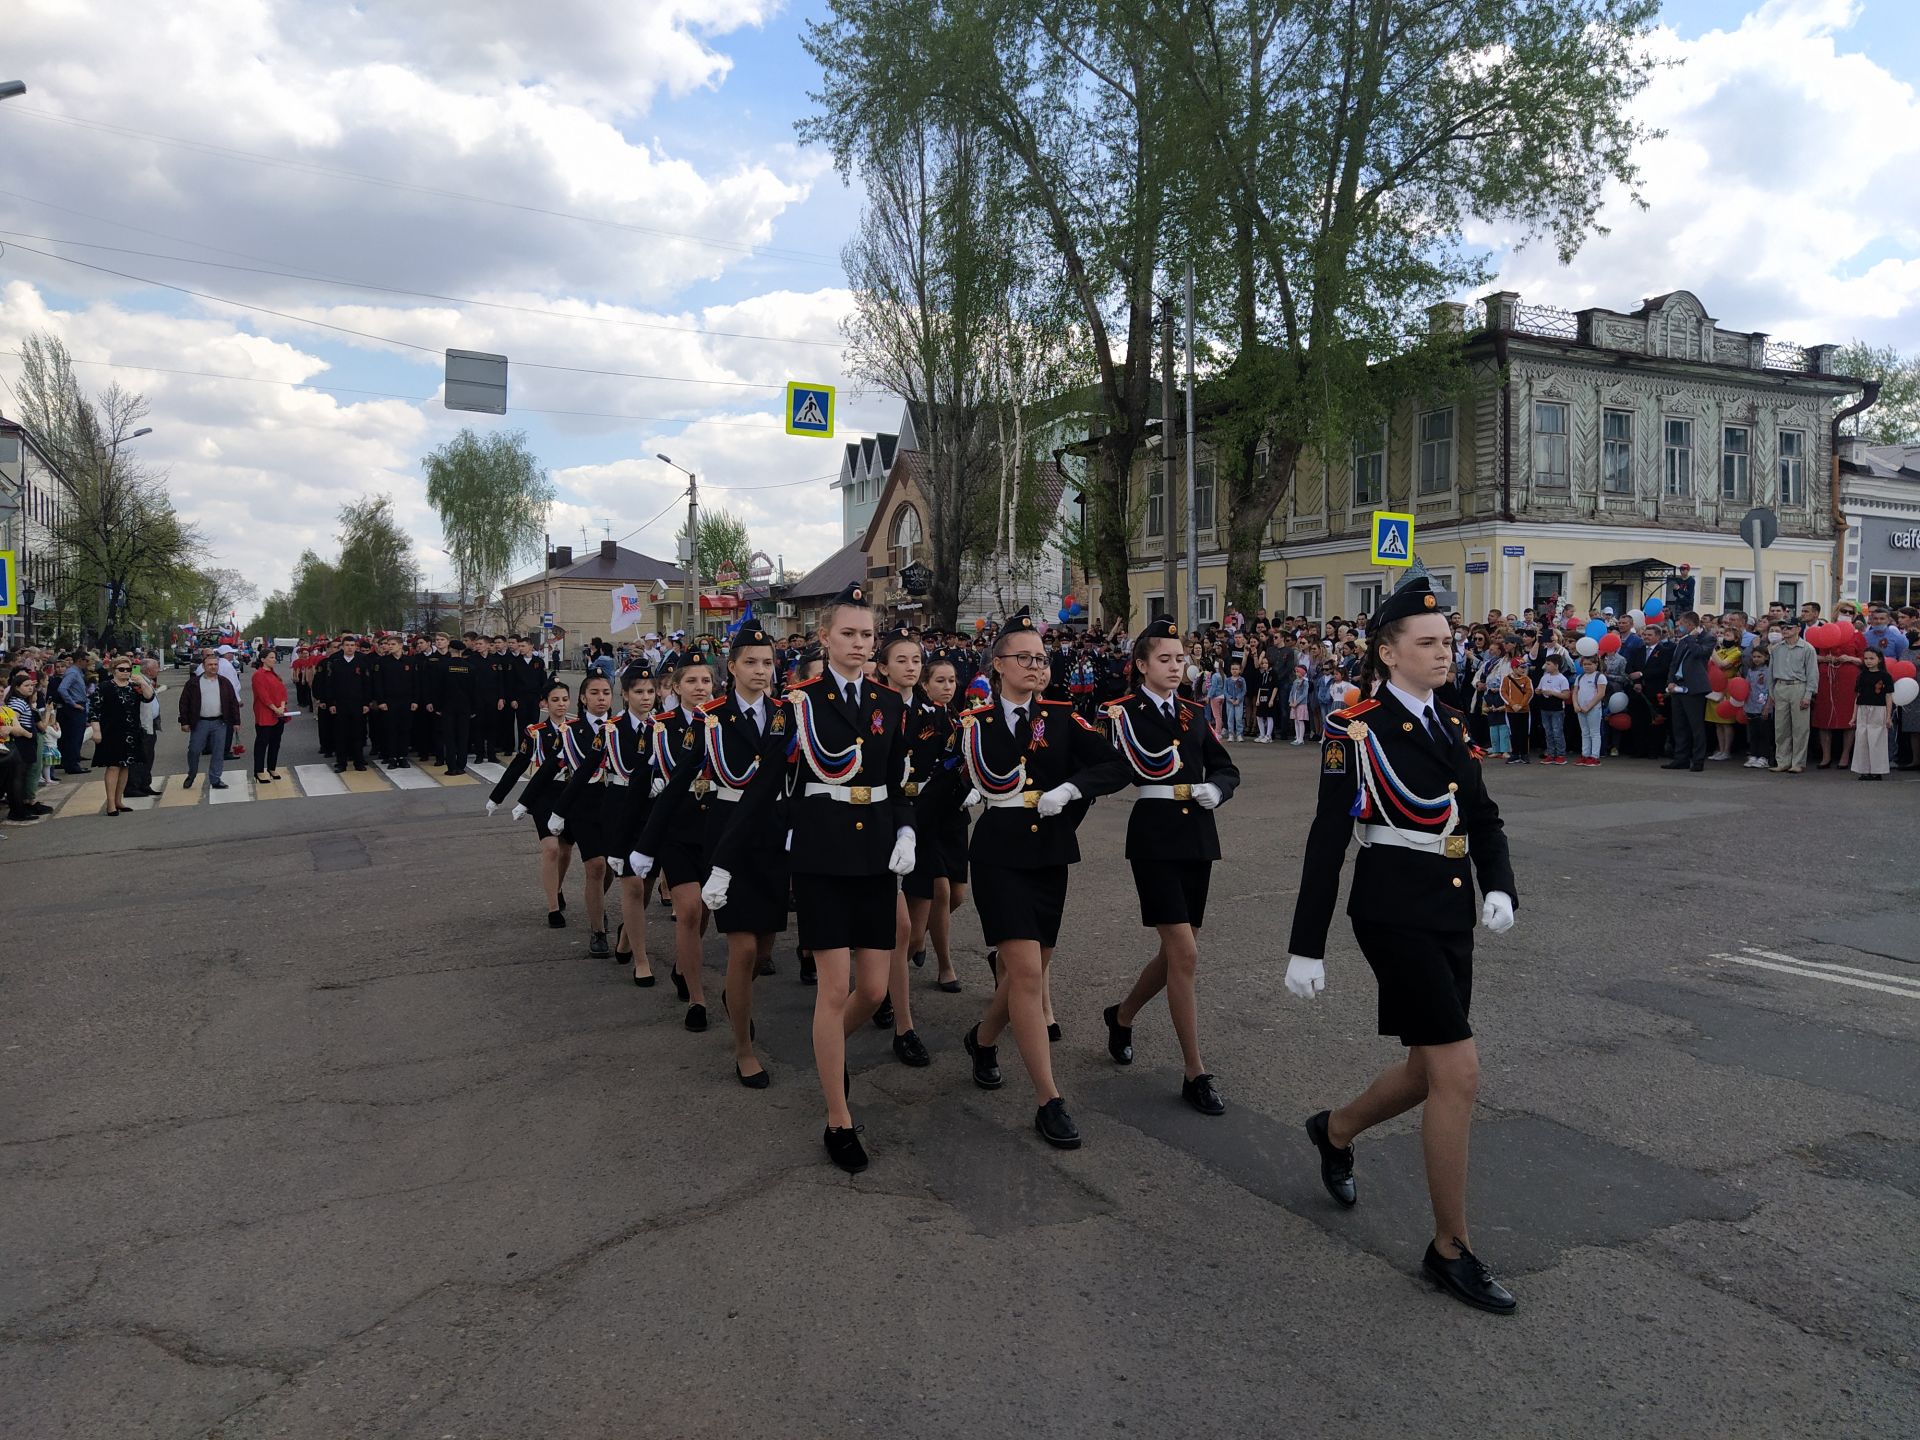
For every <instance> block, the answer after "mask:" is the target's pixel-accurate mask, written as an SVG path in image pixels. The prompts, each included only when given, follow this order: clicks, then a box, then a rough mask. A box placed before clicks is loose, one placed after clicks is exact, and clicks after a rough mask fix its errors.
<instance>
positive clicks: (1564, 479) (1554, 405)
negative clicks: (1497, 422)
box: [1533, 400, 1573, 490]
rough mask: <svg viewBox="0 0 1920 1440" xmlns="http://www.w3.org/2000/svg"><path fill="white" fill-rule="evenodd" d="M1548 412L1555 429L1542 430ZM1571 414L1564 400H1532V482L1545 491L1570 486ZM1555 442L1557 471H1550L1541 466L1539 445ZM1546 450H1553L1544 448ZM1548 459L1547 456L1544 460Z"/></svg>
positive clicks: (1571, 460) (1571, 457) (1571, 470)
mask: <svg viewBox="0 0 1920 1440" xmlns="http://www.w3.org/2000/svg"><path fill="white" fill-rule="evenodd" d="M1549 413H1551V414H1553V415H1556V416H1557V417H1558V419H1559V422H1560V428H1559V429H1558V430H1547V429H1545V428H1543V427H1542V424H1541V421H1542V419H1543V417H1545V416H1547V415H1548V414H1549ZM1572 423H1573V412H1572V407H1570V406H1569V405H1568V404H1567V402H1566V401H1564V400H1536V401H1534V402H1533V483H1534V484H1535V485H1537V486H1543V487H1545V488H1547V489H1549V490H1566V489H1568V488H1570V487H1571V486H1572V484H1573V435H1572V431H1571V427H1572ZM1555 440H1557V441H1558V442H1559V445H1558V450H1559V461H1560V468H1559V469H1558V470H1552V469H1548V468H1546V466H1545V465H1544V464H1543V463H1542V459H1541V449H1542V443H1543V442H1550V441H1555ZM1546 448H1547V449H1548V450H1552V449H1554V448H1555V447H1554V446H1552V445H1550V444H1549V445H1547V447H1546ZM1548 458H1549V460H1551V458H1552V457H1551V456H1549V457H1548Z"/></svg>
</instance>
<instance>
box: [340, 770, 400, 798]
mask: <svg viewBox="0 0 1920 1440" xmlns="http://www.w3.org/2000/svg"><path fill="white" fill-rule="evenodd" d="M340 778H341V779H342V780H343V781H345V782H346V786H347V789H349V790H351V791H352V792H353V793H354V794H356V795H371V794H373V793H374V792H375V791H377V790H391V789H392V788H393V787H392V786H391V785H389V784H387V777H386V776H385V774H383V773H382V772H381V771H380V770H379V768H378V767H376V768H374V769H372V770H349V771H347V773H346V774H344V775H342V776H341V777H340Z"/></svg>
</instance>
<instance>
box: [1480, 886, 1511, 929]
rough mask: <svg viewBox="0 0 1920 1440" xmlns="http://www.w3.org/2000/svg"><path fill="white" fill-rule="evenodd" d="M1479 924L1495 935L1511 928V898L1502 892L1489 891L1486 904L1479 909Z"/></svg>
mask: <svg viewBox="0 0 1920 1440" xmlns="http://www.w3.org/2000/svg"><path fill="white" fill-rule="evenodd" d="M1480 923H1481V924H1482V925H1484V926H1486V927H1487V929H1489V930H1491V931H1492V932H1493V933H1494V934H1496V935H1504V934H1506V933H1507V931H1509V930H1511V929H1512V928H1513V897H1512V896H1511V895H1509V894H1507V892H1506V891H1504V890H1489V891H1488V892H1487V902H1486V904H1484V905H1482V906H1481V907H1480Z"/></svg>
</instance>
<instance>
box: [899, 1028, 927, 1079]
mask: <svg viewBox="0 0 1920 1440" xmlns="http://www.w3.org/2000/svg"><path fill="white" fill-rule="evenodd" d="M893 1053H894V1056H895V1058H896V1059H898V1060H899V1062H900V1063H901V1064H902V1065H911V1066H913V1068H914V1069H916V1070H919V1069H922V1068H924V1067H925V1066H928V1065H931V1064H932V1063H933V1056H931V1055H929V1054H928V1053H927V1047H926V1046H925V1045H924V1044H922V1043H921V1040H920V1037H919V1036H918V1035H917V1034H915V1033H914V1032H913V1031H911V1030H909V1031H907V1032H906V1033H905V1034H904V1035H896V1036H894V1037H893Z"/></svg>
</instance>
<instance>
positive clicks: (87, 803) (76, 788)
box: [40, 777, 107, 820]
mask: <svg viewBox="0 0 1920 1440" xmlns="http://www.w3.org/2000/svg"><path fill="white" fill-rule="evenodd" d="M60 788H61V789H62V790H64V791H66V796H65V798H63V799H62V800H61V802H60V805H59V808H58V809H56V810H55V811H54V812H53V814H51V815H49V816H48V817H47V818H48V819H49V820H64V819H66V818H67V816H69V815H100V814H104V813H105V811H106V808H107V782H106V781H104V780H88V781H87V782H86V783H84V784H81V783H79V781H78V779H77V777H76V779H73V780H66V781H62V782H61V785H60ZM40 803H41V804H42V805H44V804H46V803H47V802H46V801H44V800H42V801H41V802H40Z"/></svg>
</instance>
